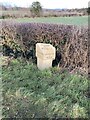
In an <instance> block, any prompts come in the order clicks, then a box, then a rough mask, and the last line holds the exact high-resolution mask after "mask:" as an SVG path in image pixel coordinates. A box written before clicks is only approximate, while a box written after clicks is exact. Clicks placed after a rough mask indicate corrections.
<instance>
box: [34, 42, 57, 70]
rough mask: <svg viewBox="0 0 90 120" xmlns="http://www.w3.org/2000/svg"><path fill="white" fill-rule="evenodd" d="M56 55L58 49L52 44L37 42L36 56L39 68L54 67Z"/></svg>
mask: <svg viewBox="0 0 90 120" xmlns="http://www.w3.org/2000/svg"><path fill="white" fill-rule="evenodd" d="M55 56H56V49H55V47H53V46H52V45H51V44H45V43H37V44H36V57H37V67H38V69H40V70H44V69H48V68H50V67H52V61H53V60H54V59H55Z"/></svg>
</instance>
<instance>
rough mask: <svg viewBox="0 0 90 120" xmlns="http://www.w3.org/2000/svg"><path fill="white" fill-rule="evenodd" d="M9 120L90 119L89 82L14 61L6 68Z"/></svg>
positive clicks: (6, 104) (4, 103)
mask: <svg viewBox="0 0 90 120" xmlns="http://www.w3.org/2000/svg"><path fill="white" fill-rule="evenodd" d="M2 82H3V106H4V108H3V116H4V117H5V118H44V117H49V118H52V117H59V118H66V117H67V118H87V117H88V96H87V90H88V79H87V78H86V77H84V76H80V75H78V74H70V73H68V72H67V71H61V70H60V69H58V68H57V67H54V68H51V69H48V70H43V71H40V70H38V69H37V67H36V65H33V64H32V63H29V64H26V63H25V62H23V61H22V60H17V59H15V60H12V61H11V63H10V64H9V66H8V67H7V66H4V67H3V68H2Z"/></svg>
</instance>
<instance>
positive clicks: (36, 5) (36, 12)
mask: <svg viewBox="0 0 90 120" xmlns="http://www.w3.org/2000/svg"><path fill="white" fill-rule="evenodd" d="M30 11H31V13H32V16H36V17H40V15H41V13H42V6H41V4H40V2H38V1H36V2H33V3H32V5H31V7H30Z"/></svg>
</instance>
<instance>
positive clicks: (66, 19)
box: [16, 16, 88, 26]
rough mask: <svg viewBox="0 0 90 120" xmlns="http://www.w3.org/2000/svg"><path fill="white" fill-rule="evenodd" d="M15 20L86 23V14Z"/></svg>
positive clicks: (72, 23) (18, 20) (19, 19)
mask: <svg viewBox="0 0 90 120" xmlns="http://www.w3.org/2000/svg"><path fill="white" fill-rule="evenodd" d="M16 21H17V22H35V23H57V24H70V25H80V26H81V25H88V16H76V17H47V18H45V17H42V18H18V19H16Z"/></svg>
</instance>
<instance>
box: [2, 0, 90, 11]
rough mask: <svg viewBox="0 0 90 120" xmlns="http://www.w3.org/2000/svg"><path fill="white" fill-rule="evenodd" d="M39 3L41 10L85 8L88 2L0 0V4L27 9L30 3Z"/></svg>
mask: <svg viewBox="0 0 90 120" xmlns="http://www.w3.org/2000/svg"><path fill="white" fill-rule="evenodd" d="M34 1H39V2H40V3H41V5H42V7H43V8H49V9H53V8H70V9H71V8H85V7H88V2H89V0H0V3H8V4H11V5H16V6H20V7H29V6H30V5H31V4H32V2H34Z"/></svg>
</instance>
